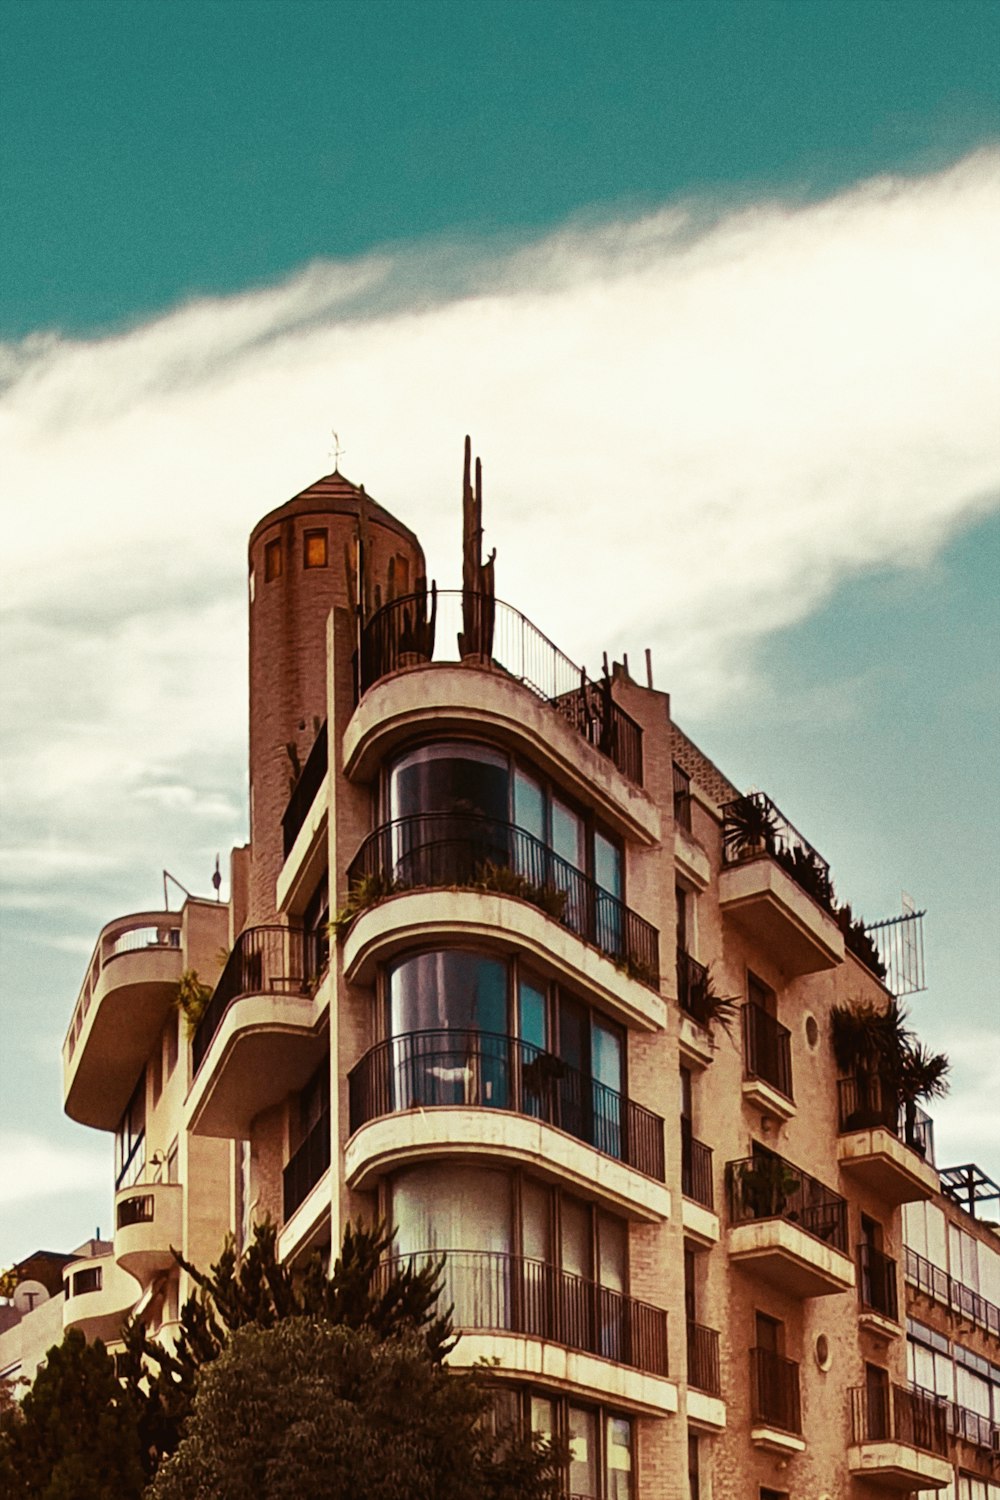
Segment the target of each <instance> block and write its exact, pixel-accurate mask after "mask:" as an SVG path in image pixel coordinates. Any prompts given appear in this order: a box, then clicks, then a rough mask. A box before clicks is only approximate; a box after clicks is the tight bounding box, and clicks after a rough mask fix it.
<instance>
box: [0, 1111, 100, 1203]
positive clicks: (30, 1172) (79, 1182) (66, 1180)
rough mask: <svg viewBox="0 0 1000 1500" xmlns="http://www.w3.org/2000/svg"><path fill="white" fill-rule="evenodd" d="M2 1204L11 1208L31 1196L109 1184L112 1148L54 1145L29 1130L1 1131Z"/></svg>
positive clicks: (49, 1196)
mask: <svg viewBox="0 0 1000 1500" xmlns="http://www.w3.org/2000/svg"><path fill="white" fill-rule="evenodd" d="M0 1163H2V1164H3V1170H2V1171H0V1204H3V1205H5V1206H6V1207H8V1208H12V1207H14V1206H16V1205H20V1204H24V1203H26V1202H27V1201H28V1200H29V1199H37V1198H55V1197H61V1196H62V1195H63V1194H67V1193H85V1192H93V1191H99V1190H101V1189H104V1188H106V1187H107V1178H108V1152H107V1148H106V1147H105V1148H104V1149H103V1150H86V1149H84V1148H83V1147H78V1146H65V1145H58V1146H57V1145H54V1144H53V1143H52V1142H51V1141H48V1140H46V1139H44V1138H43V1137H42V1136H38V1135H31V1134H28V1133H27V1132H19V1131H8V1130H4V1131H0Z"/></svg>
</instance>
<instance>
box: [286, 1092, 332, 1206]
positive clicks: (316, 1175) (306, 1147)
mask: <svg viewBox="0 0 1000 1500" xmlns="http://www.w3.org/2000/svg"><path fill="white" fill-rule="evenodd" d="M329 1165H330V1108H329V1105H328V1106H327V1107H326V1109H324V1110H323V1111H322V1113H321V1114H320V1117H319V1119H318V1120H317V1121H316V1123H315V1125H314V1126H313V1127H312V1129H311V1130H310V1132H309V1134H308V1135H307V1136H306V1138H305V1140H304V1141H303V1142H302V1144H301V1146H300V1147H299V1149H298V1150H297V1151H296V1152H295V1153H294V1154H293V1155H292V1156H291V1157H290V1158H289V1160H288V1164H287V1166H286V1167H285V1169H284V1171H283V1172H282V1189H283V1196H284V1213H285V1220H286V1222H287V1221H288V1220H289V1219H290V1218H291V1217H292V1214H293V1213H294V1212H295V1210H296V1209H297V1208H298V1207H299V1205H300V1204H302V1203H304V1202H305V1200H306V1199H307V1198H308V1196H309V1194H310V1193H311V1192H312V1190H313V1188H314V1187H315V1186H316V1184H317V1182H319V1180H320V1178H321V1177H322V1175H323V1173H324V1172H325V1171H326V1169H327V1168H328V1167H329Z"/></svg>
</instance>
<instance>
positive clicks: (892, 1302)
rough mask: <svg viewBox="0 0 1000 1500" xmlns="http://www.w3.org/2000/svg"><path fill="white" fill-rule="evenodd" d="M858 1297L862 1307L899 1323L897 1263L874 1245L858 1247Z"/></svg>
mask: <svg viewBox="0 0 1000 1500" xmlns="http://www.w3.org/2000/svg"><path fill="white" fill-rule="evenodd" d="M858 1296H859V1297H860V1299H861V1306H862V1307H865V1308H870V1309H871V1311H872V1312H876V1313H880V1314H881V1315H882V1317H884V1318H891V1319H892V1320H893V1322H894V1323H898V1322H899V1294H898V1292H897V1289H896V1262H895V1261H894V1260H892V1259H891V1258H890V1257H889V1256H888V1255H883V1254H882V1252H881V1250H876V1249H875V1246H874V1245H869V1244H863V1245H859V1246H858Z"/></svg>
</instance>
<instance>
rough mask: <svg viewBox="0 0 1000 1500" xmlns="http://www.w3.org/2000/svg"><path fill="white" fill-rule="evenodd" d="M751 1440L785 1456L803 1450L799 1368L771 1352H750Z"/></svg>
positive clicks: (789, 1360)
mask: <svg viewBox="0 0 1000 1500" xmlns="http://www.w3.org/2000/svg"><path fill="white" fill-rule="evenodd" d="M750 1421H751V1426H750V1440H751V1442H752V1443H753V1444H754V1445H755V1447H758V1448H763V1449H764V1450H766V1451H768V1452H771V1453H780V1454H784V1455H786V1456H787V1455H788V1454H789V1453H800V1452H802V1450H803V1449H804V1448H805V1443H804V1442H803V1440H802V1406H801V1401H800V1397H799V1367H798V1364H797V1363H796V1361H795V1360H794V1359H786V1358H785V1356H784V1355H783V1354H778V1353H776V1352H775V1351H774V1350H773V1349H761V1348H755V1349H751V1350H750Z"/></svg>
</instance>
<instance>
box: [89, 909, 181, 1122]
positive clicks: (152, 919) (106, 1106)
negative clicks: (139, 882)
mask: <svg viewBox="0 0 1000 1500" xmlns="http://www.w3.org/2000/svg"><path fill="white" fill-rule="evenodd" d="M183 967H184V964H183V956H182V953H181V918H180V913H179V912H167V911H164V912H140V913H138V914H137V915H135V916H131V917H119V918H118V919H117V920H116V921H114V922H109V923H108V925H107V926H106V927H105V928H103V929H102V931H101V935H100V937H99V938H98V939H97V944H96V947H95V948H94V952H93V955H92V957H91V960H90V965H89V967H88V969H87V977H86V979H85V980H84V982H83V985H82V987H81V989H80V994H79V997H78V999H77V1003H76V1006H75V1008H74V1011H73V1020H72V1022H71V1023H70V1029H69V1034H68V1035H67V1037H66V1041H65V1044H64V1047H63V1092H64V1098H65V1101H66V1102H65V1108H66V1113H67V1114H68V1115H69V1116H70V1118H71V1119H74V1120H78V1121H79V1122H80V1123H81V1124H83V1125H92V1126H94V1127H96V1128H97V1129H98V1130H114V1129H115V1127H116V1126H117V1124H118V1121H119V1120H120V1119H121V1116H122V1112H123V1111H124V1109H125V1106H126V1105H127V1104H128V1101H129V1097H130V1096H131V1094H132V1090H133V1089H134V1088H135V1081H136V1079H137V1078H138V1076H139V1074H140V1073H141V1072H142V1070H143V1068H144V1067H145V1064H146V1059H147V1058H148V1056H149V1054H150V1052H151V1050H152V1048H153V1046H154V1045H155V1043H156V1042H157V1040H158V1038H159V1036H160V1033H161V1032H162V1030H163V1026H164V1023H165V1021H166V1019H167V1016H168V1015H169V1014H170V1008H171V1006H172V1005H173V1003H174V1001H175V999H176V996H177V985H178V983H179V981H180V977H181V971H182V969H183Z"/></svg>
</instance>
